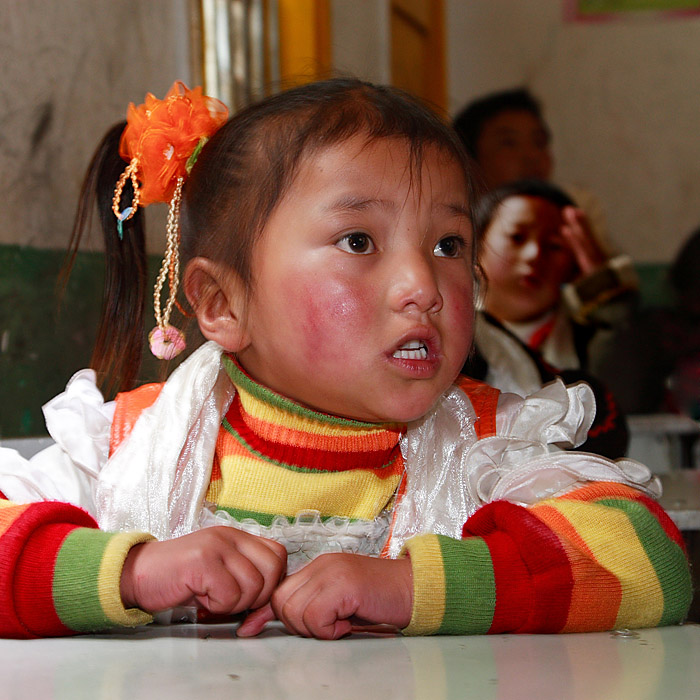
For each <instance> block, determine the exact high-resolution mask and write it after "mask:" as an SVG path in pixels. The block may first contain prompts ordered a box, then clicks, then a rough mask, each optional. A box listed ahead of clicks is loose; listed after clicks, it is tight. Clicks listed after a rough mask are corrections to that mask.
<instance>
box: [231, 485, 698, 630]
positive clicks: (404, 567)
mask: <svg viewBox="0 0 700 700" xmlns="http://www.w3.org/2000/svg"><path fill="white" fill-rule="evenodd" d="M405 550H406V551H405V553H407V554H408V555H409V558H402V559H398V560H385V559H369V558H368V557H360V556H356V555H343V554H325V555H322V556H320V557H318V558H317V559H316V560H314V561H313V562H312V563H311V564H310V565H309V566H307V567H306V568H304V569H302V570H301V571H300V572H298V573H296V574H294V575H293V576H290V577H289V578H287V579H286V580H285V581H284V582H283V583H282V585H281V586H280V587H279V588H278V589H277V591H276V592H275V593H274V594H273V596H272V600H271V605H268V606H264V607H263V608H261V609H260V610H258V611H256V612H254V613H252V614H251V615H250V616H249V617H248V618H247V619H246V621H245V622H244V624H243V625H242V626H241V628H240V629H239V636H253V635H255V634H257V633H259V632H260V631H261V629H262V628H263V627H264V625H265V623H266V622H267V621H269V620H271V619H274V618H275V617H276V618H277V619H280V620H282V621H283V622H284V624H285V625H286V627H287V628H288V629H289V630H290V631H292V632H294V633H297V634H302V635H304V636H313V637H320V638H324V639H335V638H337V637H339V636H342V635H343V634H347V633H348V632H350V630H351V627H352V623H353V622H361V623H365V624H366V623H375V624H376V623H388V624H392V625H395V626H397V627H404V628H405V629H404V632H405V633H406V634H485V633H504V632H531V633H532V632H540V633H556V632H592V631H603V630H610V629H615V628H620V627H652V626H657V625H669V624H675V623H678V622H681V621H682V620H683V619H684V617H685V616H686V614H687V611H688V608H689V606H690V601H691V598H692V589H691V581H690V573H689V568H688V561H687V559H686V555H685V550H684V546H683V541H682V539H681V536H680V533H679V532H678V530H677V528H676V527H675V525H674V524H673V523H672V522H671V520H670V519H669V518H668V516H667V515H666V514H665V513H664V512H663V510H662V509H661V508H660V507H659V506H658V505H657V504H656V502H655V501H653V500H651V499H649V498H647V497H646V496H644V495H642V494H641V493H639V492H638V491H636V490H634V489H632V488H630V487H628V486H624V485H620V484H615V483H609V482H597V483H593V484H590V485H587V486H584V487H582V488H579V489H577V490H575V491H572V492H570V493H568V494H567V495H565V496H562V497H559V498H553V499H549V500H544V501H541V502H539V503H537V504H536V505H534V506H531V507H528V508H526V507H522V506H518V505H515V504H513V503H509V502H507V501H495V502H493V503H489V504H487V505H485V506H483V507H482V508H481V509H479V510H478V511H477V512H476V513H475V514H474V515H473V516H472V517H471V518H470V519H469V520H468V521H467V523H466V525H465V526H464V537H463V539H461V540H456V539H452V538H450V537H445V536H441V535H419V536H417V537H414V538H412V539H411V540H409V541H408V543H407V545H406V548H405ZM409 617H410V623H408V624H406V621H407V620H408V618H409ZM356 618H359V620H357V619H356Z"/></svg>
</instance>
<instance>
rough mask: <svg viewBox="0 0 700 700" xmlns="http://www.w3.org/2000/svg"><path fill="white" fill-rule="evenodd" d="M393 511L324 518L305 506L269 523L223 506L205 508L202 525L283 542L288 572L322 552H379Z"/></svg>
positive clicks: (299, 567) (303, 564)
mask: <svg viewBox="0 0 700 700" xmlns="http://www.w3.org/2000/svg"><path fill="white" fill-rule="evenodd" d="M390 520H391V515H390V513H388V512H386V511H384V512H382V514H381V515H379V516H378V517H377V518H375V519H374V520H354V521H353V520H350V518H346V517H339V516H338V517H334V518H329V519H327V520H321V514H320V512H319V511H317V510H303V511H301V512H299V513H297V515H296V517H295V518H294V519H293V520H291V521H290V520H288V519H287V518H286V517H285V516H283V515H278V516H276V517H275V518H274V519H273V521H272V523H271V524H270V525H269V526H265V525H261V524H260V523H259V522H257V521H256V520H253V518H244V519H243V520H237V519H236V518H234V517H233V516H232V515H230V514H229V513H227V512H226V511H224V510H218V511H216V512H211V511H209V510H207V509H206V508H205V509H204V511H203V513H202V520H201V526H202V527H213V526H216V525H226V526H228V527H235V528H237V529H238V530H243V531H245V532H249V533H250V534H252V535H257V536H258V537H266V538H268V539H271V540H275V541H276V542H280V543H281V544H283V545H284V546H285V548H286V549H287V573H288V574H292V573H294V572H295V571H298V570H299V569H301V568H302V567H303V566H305V565H306V564H308V563H309V562H310V561H312V560H313V559H315V558H316V557H317V556H319V555H320V554H327V553H329V552H344V553H345V554H364V555H366V556H374V557H376V556H379V553H380V552H381V549H382V546H383V545H384V542H385V541H386V538H387V535H388V534H389V523H390Z"/></svg>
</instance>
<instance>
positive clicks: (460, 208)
mask: <svg viewBox="0 0 700 700" xmlns="http://www.w3.org/2000/svg"><path fill="white" fill-rule="evenodd" d="M372 207H379V208H381V209H388V210H395V209H396V208H397V207H396V204H395V203H394V202H391V201H389V200H386V199H377V198H376V197H361V196H357V195H352V194H350V195H345V196H343V197H340V198H339V199H336V200H335V201H334V202H331V203H330V204H328V205H326V206H324V207H323V211H324V212H356V211H366V210H367V209H370V208H372ZM434 208H435V209H442V210H446V211H447V213H448V214H449V215H451V216H462V217H465V218H467V219H469V220H470V221H471V214H470V212H469V208H468V207H467V206H465V205H463V204H447V203H442V202H437V203H436V204H435V205H434Z"/></svg>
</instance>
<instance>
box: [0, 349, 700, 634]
mask: <svg viewBox="0 0 700 700" xmlns="http://www.w3.org/2000/svg"><path fill="white" fill-rule="evenodd" d="M225 368H226V370H227V372H228V373H229V376H230V377H231V380H232V382H233V383H234V384H235V386H236V389H237V394H236V397H235V399H234V401H233V403H232V404H231V407H230V408H229V410H228V412H227V413H226V416H225V418H224V420H223V421H222V426H221V429H220V432H219V437H218V441H217V446H216V455H215V460H214V464H213V469H212V477H211V483H210V486H209V490H208V494H207V499H208V500H209V501H211V502H213V503H215V504H217V506H218V507H219V508H220V509H222V510H225V511H226V512H228V513H229V514H230V515H231V516H233V517H235V518H236V519H238V520H240V519H243V518H252V519H254V520H256V521H258V522H259V523H261V524H262V525H268V524H269V523H270V522H271V521H272V520H273V518H274V517H275V516H285V517H287V518H293V517H294V516H295V515H296V514H297V513H299V512H300V511H304V510H307V509H313V510H315V511H318V512H319V513H320V516H321V518H322V519H328V518H332V517H334V516H341V517H344V518H347V519H350V520H352V521H361V520H372V519H373V518H376V517H377V515H379V514H380V513H382V512H383V511H386V510H387V509H391V508H392V507H393V505H394V502H395V499H396V498H397V496H396V493H397V488H398V490H399V491H400V490H401V489H400V487H399V482H400V481H401V476H402V472H403V462H402V457H401V454H400V451H399V448H398V441H399V438H400V436H401V432H402V430H403V428H402V426H398V425H393V426H392V425H390V426H378V425H374V424H365V423H359V422H357V421H351V420H347V419H343V418H338V417H335V416H328V415H324V414H320V413H316V412H314V411H311V410H309V409H307V408H304V407H302V406H300V405H298V404H295V403H294V402H292V401H290V400H288V399H286V398H284V397H282V396H279V395H277V394H275V393H274V392H271V391H270V390H268V389H266V388H264V387H261V386H259V385H257V384H256V383H255V382H254V381H253V380H252V379H251V378H250V377H249V376H247V375H246V374H245V372H243V371H242V370H241V369H240V367H238V366H237V365H236V364H235V362H233V361H232V360H230V359H228V358H227V359H226V360H225ZM460 386H462V388H464V389H465V391H466V392H467V393H468V395H470V396H472V402H473V403H474V405H475V406H477V405H479V406H480V407H481V409H483V410H485V411H487V412H488V410H494V409H495V403H494V402H493V401H491V402H490V404H489V401H488V400H487V401H484V400H483V398H484V395H483V392H482V396H481V399H480V398H479V385H478V383H474V382H473V381H472V380H465V382H460ZM482 386H483V385H482ZM157 393H158V389H157V387H155V388H154V387H153V386H152V385H150V386H149V387H146V388H142V389H140V390H136V392H131V393H129V394H126V395H122V396H121V398H120V400H119V401H118V407H117V413H116V414H115V424H114V425H113V430H112V434H113V438H114V440H113V442H114V444H116V443H117V442H118V441H119V440H120V439H121V438H122V437H123V436H124V434H126V433H127V432H128V429H129V426H130V425H132V423H133V418H134V415H133V411H132V412H131V413H130V412H129V410H128V408H129V406H130V405H131V406H138V407H139V408H143V407H144V405H147V404H148V403H150V402H152V401H153V400H154V399H155V397H156V396H157ZM485 395H486V396H487V397H488V396H489V392H486V394H485ZM494 400H495V397H494ZM489 405H490V409H489ZM480 412H481V410H480ZM482 415H483V414H482ZM486 422H487V421H486ZM148 538H149V535H147V534H144V533H116V534H115V533H107V532H101V531H99V530H98V529H97V526H96V524H95V523H94V521H93V520H92V519H91V518H90V517H89V516H88V515H87V514H85V513H84V512H83V511H81V510H79V509H78V508H75V507H73V506H70V505H67V504H61V503H35V504H29V505H15V504H13V503H10V502H8V501H6V500H5V501H2V500H0V635H2V636H5V637H35V636H48V635H63V634H71V633H77V632H86V631H91V630H98V629H103V628H105V627H109V626H111V625H134V624H142V623H144V622H147V621H148V620H149V619H150V618H149V617H148V616H147V615H146V614H145V613H143V612H142V611H140V610H125V609H124V607H123V605H122V604H121V600H120V598H119V577H120V574H121V567H122V564H123V561H124V559H125V557H126V555H127V553H128V550H129V548H130V547H131V546H133V545H134V544H136V543H138V542H142V541H144V540H146V539H148ZM402 556H410V559H411V566H412V569H413V582H414V608H413V614H412V619H411V623H410V625H409V626H408V628H407V629H406V630H405V632H406V633H408V634H479V633H503V632H575V631H593V630H606V629H613V628H616V627H647V626H654V625H664V624H672V623H676V622H679V621H681V620H682V619H683V618H684V616H685V615H686V613H687V609H688V606H689V604H690V600H691V597H692V589H691V582H690V574H689V569H688V564H687V559H686V556H685V552H684V548H683V542H682V539H681V536H680V534H679V532H678V530H677V529H676V527H675V526H674V525H673V523H672V522H671V520H670V519H669V518H668V516H667V515H666V514H665V513H664V512H663V510H662V509H661V508H660V507H659V506H658V505H657V504H656V503H655V502H654V501H652V500H650V499H649V498H647V497H645V496H643V495H642V494H640V493H639V492H637V491H635V490H634V489H632V488H629V487H627V486H622V485H619V484H612V483H605V482H597V483H592V484H588V485H585V486H582V487H581V488H579V489H577V490H575V491H572V492H570V493H568V494H566V495H565V496H562V497H558V498H552V499H549V500H545V501H541V502H539V503H537V504H536V505H534V506H531V507H527V508H526V507H522V506H519V505H515V504H513V503H509V502H505V501H497V502H493V503H490V504H488V505H486V506H483V507H482V508H481V509H479V510H478V511H477V512H476V513H475V514H474V515H473V516H472V517H471V518H470V519H469V520H468V521H467V523H466V524H465V525H464V529H463V537H462V538H461V539H459V540H458V539H452V538H449V537H445V536H442V535H436V534H429V533H428V534H423V535H419V536H416V537H413V538H412V539H410V540H409V541H408V542H407V544H406V546H405V548H404V551H403V553H402Z"/></svg>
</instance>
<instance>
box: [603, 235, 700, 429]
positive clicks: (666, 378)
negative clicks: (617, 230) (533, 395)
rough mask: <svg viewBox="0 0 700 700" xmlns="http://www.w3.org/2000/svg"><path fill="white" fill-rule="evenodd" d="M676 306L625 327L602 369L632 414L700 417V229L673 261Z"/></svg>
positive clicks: (633, 320) (645, 311) (640, 316)
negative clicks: (666, 413) (677, 414)
mask: <svg viewBox="0 0 700 700" xmlns="http://www.w3.org/2000/svg"><path fill="white" fill-rule="evenodd" d="M668 284H669V286H670V287H671V291H672V293H673V299H674V303H673V304H672V305H669V306H657V307H652V308H647V309H643V310H641V311H640V312H639V313H637V314H635V315H634V316H633V317H632V318H631V319H630V320H629V322H627V323H625V324H622V325H621V326H620V327H619V328H618V330H617V332H616V333H615V336H614V338H613V340H612V342H611V344H610V345H609V346H608V347H607V354H606V355H605V356H604V357H602V358H601V361H600V363H599V365H598V366H597V371H598V373H599V374H600V376H601V377H602V378H604V379H605V381H606V382H607V383H608V384H609V385H610V386H611V387H612V388H613V391H614V392H615V395H616V396H617V397H618V399H619V401H620V403H621V405H622V406H623V408H624V409H625V410H626V411H627V412H629V413H658V412H666V411H670V412H673V413H681V414H685V415H688V416H690V417H691V418H695V419H696V420H697V419H700V227H699V228H697V229H696V230H695V231H693V233H691V235H690V236H689V238H688V239H687V241H686V242H685V243H684V244H683V246H682V247H681V249H680V251H679V252H678V254H677V255H676V257H675V259H674V261H673V262H672V263H671V266H670V268H669V272H668Z"/></svg>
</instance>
